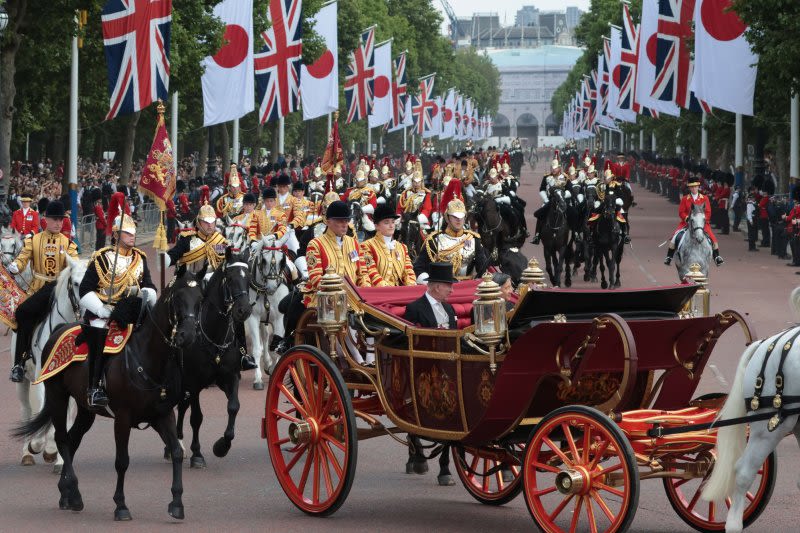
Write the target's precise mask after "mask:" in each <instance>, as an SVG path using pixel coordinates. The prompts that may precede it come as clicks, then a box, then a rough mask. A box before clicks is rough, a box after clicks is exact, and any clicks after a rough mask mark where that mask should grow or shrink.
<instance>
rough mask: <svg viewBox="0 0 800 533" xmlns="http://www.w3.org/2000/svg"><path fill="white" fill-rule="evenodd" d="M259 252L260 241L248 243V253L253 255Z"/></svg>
mask: <svg viewBox="0 0 800 533" xmlns="http://www.w3.org/2000/svg"><path fill="white" fill-rule="evenodd" d="M259 250H261V241H252V242H251V243H250V253H251V254H255V253H258V251H259Z"/></svg>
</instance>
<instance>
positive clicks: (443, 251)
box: [436, 233, 475, 276]
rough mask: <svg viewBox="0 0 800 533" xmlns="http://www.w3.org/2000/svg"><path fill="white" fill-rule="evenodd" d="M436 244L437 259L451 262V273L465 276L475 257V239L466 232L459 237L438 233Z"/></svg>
mask: <svg viewBox="0 0 800 533" xmlns="http://www.w3.org/2000/svg"><path fill="white" fill-rule="evenodd" d="M462 243H463V246H461V244H462ZM436 245H437V250H438V254H437V255H438V259H441V260H442V261H447V262H449V263H452V264H453V275H455V276H466V275H467V272H468V271H469V268H470V266H472V262H473V261H474V259H475V239H474V238H473V237H472V236H471V235H470V234H468V233H464V234H462V235H461V236H460V237H453V236H451V235H448V234H447V233H440V234H439V235H437V237H436ZM448 250H451V251H449V252H448Z"/></svg>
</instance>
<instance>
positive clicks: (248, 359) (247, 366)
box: [236, 322, 258, 370]
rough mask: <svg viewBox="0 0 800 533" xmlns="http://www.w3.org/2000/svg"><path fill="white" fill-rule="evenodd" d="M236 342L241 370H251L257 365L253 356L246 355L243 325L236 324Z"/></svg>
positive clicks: (240, 323)
mask: <svg viewBox="0 0 800 533" xmlns="http://www.w3.org/2000/svg"><path fill="white" fill-rule="evenodd" d="M236 342H237V343H238V344H239V353H240V354H242V370H253V369H254V368H256V367H257V366H258V365H257V364H256V360H255V359H253V356H252V355H250V354H249V353H247V340H246V339H245V334H244V323H243V322H236Z"/></svg>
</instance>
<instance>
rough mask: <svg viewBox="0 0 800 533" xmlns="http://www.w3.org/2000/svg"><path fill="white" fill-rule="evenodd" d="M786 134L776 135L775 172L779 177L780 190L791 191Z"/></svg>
mask: <svg viewBox="0 0 800 533" xmlns="http://www.w3.org/2000/svg"><path fill="white" fill-rule="evenodd" d="M787 144H788V143H787V142H786V136H785V135H783V134H778V135H776V136H775V161H774V164H775V173H776V174H777V176H776V177H777V178H778V192H789V161H788V157H787V153H786V149H787V147H788V146H787Z"/></svg>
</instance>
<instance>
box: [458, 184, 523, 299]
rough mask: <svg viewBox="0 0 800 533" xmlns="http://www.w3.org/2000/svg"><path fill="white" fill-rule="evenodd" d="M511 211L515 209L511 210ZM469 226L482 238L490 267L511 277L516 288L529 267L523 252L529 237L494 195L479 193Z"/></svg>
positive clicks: (471, 210) (470, 214)
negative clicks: (521, 231) (502, 210)
mask: <svg viewBox="0 0 800 533" xmlns="http://www.w3.org/2000/svg"><path fill="white" fill-rule="evenodd" d="M509 211H511V209H510V208H509ZM469 218H470V220H469V223H470V225H471V226H473V227H475V228H476V229H477V231H478V233H480V235H481V244H482V245H483V248H484V250H486V255H487V257H489V262H490V264H492V265H494V266H498V267H500V270H501V271H503V272H505V273H507V274H508V275H510V276H511V281H512V283H514V284H515V285H516V284H518V283H519V280H520V278H521V276H522V271H523V270H524V269H525V267H526V266H527V265H528V260H527V258H526V257H525V256H524V255H522V253H521V252H520V251H519V248H520V247H521V245H522V243H523V242H524V240H525V234H524V233H520V232H519V231H518V229H519V228H517V229H515V227H516V226H517V225H516V224H513V223H512V222H511V221H510V220H509V218H510V217H506V216H503V213H502V212H501V210H500V208H499V206H498V205H497V203H496V202H495V201H494V199H493V198H492V197H491V196H490V195H486V194H483V192H482V191H480V190H478V191H477V193H476V195H475V201H474V204H473V205H472V207H471V208H470V213H469Z"/></svg>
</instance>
